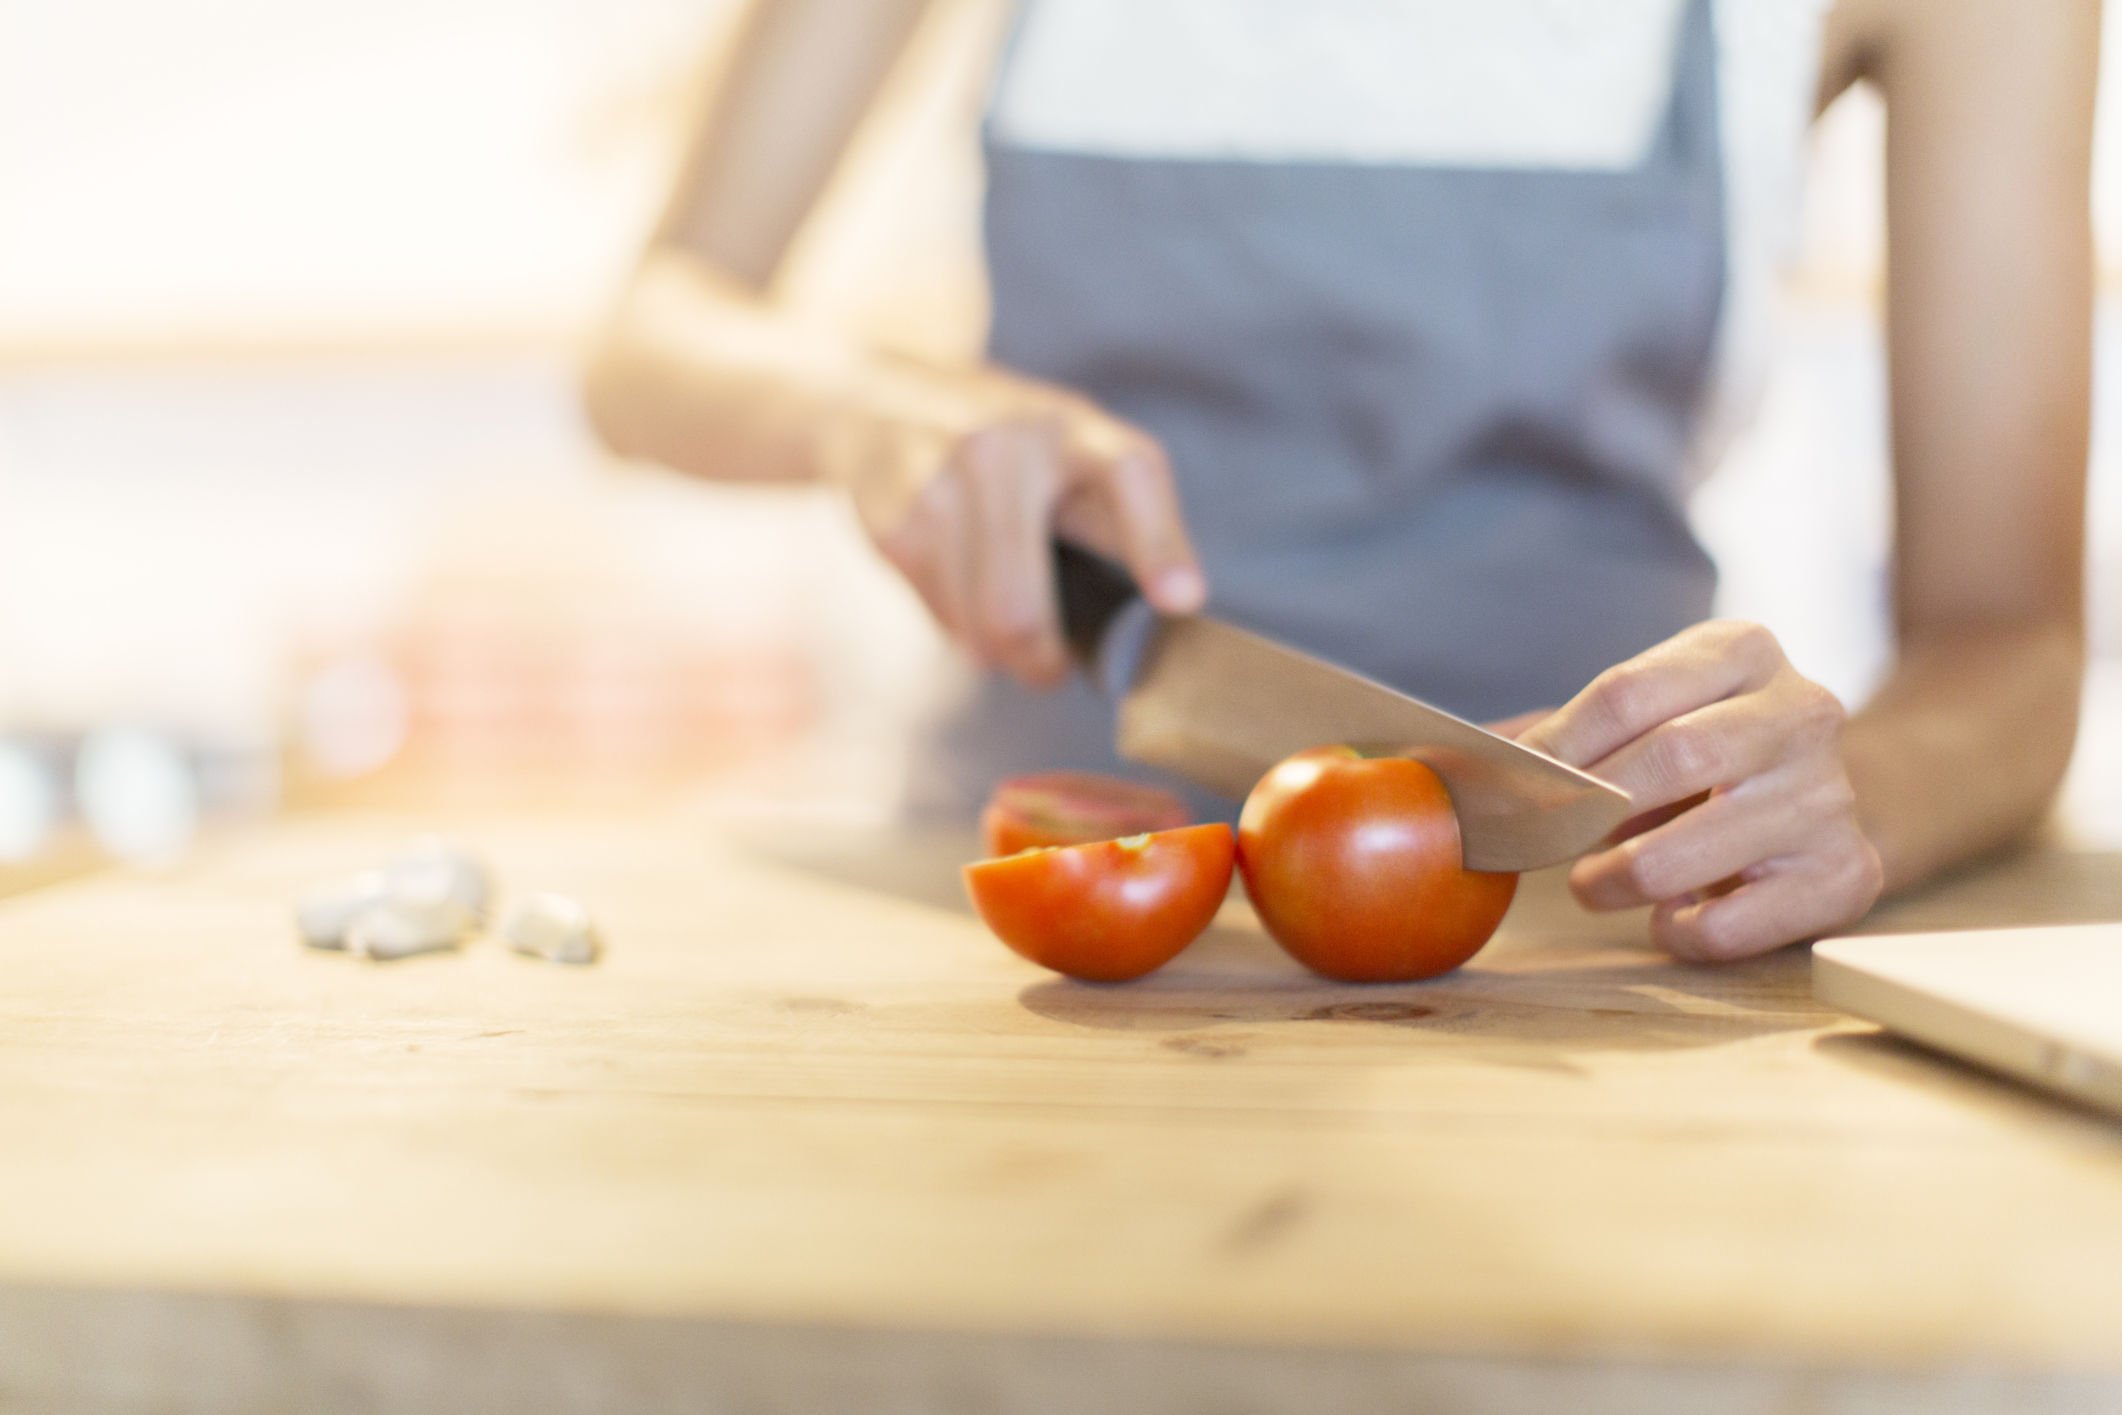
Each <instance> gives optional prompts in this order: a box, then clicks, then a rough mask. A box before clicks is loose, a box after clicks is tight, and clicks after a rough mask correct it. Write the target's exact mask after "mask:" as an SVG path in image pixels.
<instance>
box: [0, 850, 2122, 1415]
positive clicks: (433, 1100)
mask: <svg viewBox="0 0 2122 1415" xmlns="http://www.w3.org/2000/svg"><path fill="white" fill-rule="evenodd" d="M432 824H433V822H431V821H425V820H422V821H415V820H412V819H393V818H387V817H383V818H368V819H333V820H320V821H314V822H307V823H296V824H289V825H284V826H280V827H276V828H274V829H272V830H271V831H269V832H265V833H261V834H259V835H256V836H253V837H249V838H246V839H243V840H240V841H237V842H233V843H230V844H227V845H225V846H223V847H221V848H218V849H216V850H214V851H212V852H210V853H208V854H207V855H205V856H203V857H202V858H201V859H200V860H198V861H197V862H196V863H195V864H193V865H190V866H188V867H186V868H185V869H183V870H181V871H179V872H175V873H171V874H167V875H159V876H158V875H149V874H111V875H104V876H99V877H95V878H91V879H86V880H82V881H77V882H74V883H71V884H64V885H59V886H55V887H53V888H50V889H47V890H44V891H41V892H38V893H34V894H30V895H25V896H22V897H20V898H17V899H14V900H11V901H8V902H7V903H6V904H5V905H0V977H4V979H5V981H4V985H0V1137H4V1143H0V1411H7V1412H28V1411H35V1412H38V1415H51V1413H52V1412H60V1413H61V1415H63V1413H64V1412H71V1411H90V1410H96V1411H102V1410H156V1411H164V1410H201V1411H205V1410H212V1411H217V1412H252V1411H258V1412H263V1411H280V1410H369V1409H378V1410H381V1409H390V1410H422V1411H424V1410H437V1411H442V1410H447V1411H452V1412H483V1411H488V1410H493V1411H504V1410H506V1411H516V1410H524V1409H557V1410H568V1411H607V1410H610V1411H620V1410H625V1411H661V1410H671V1411H677V1410H687V1411H700V1410H710V1411H713V1410H729V1411H747V1412H751V1411H768V1410H776V1411H778V1410H839V1409H848V1410H863V1411H898V1410H908V1411H912V1410H931V1409H934V1410H952V1411H957V1410H964V1411H989V1410H994V1411H1005V1410H1006V1411H1018V1410H1024V1411H1033V1410H1036V1411H1049V1410H1051V1411H1087V1410H1101V1411H1104V1410H1111V1411H1125V1410H1136V1409H1140V1410H1189V1411H1191V1410H1199V1411H1216V1412H1240V1411H1255V1410H1257V1411H1268V1410H1282V1409H1292V1410H1294V1409H1306V1410H1312V1409H1318V1410H1325V1409H1332V1410H1343V1411H1353V1410H1369V1409H1379V1410H1384V1409H1409V1408H1424V1409H1467V1410H1491V1409H1493V1410H1507V1409H1519V1408H1543V1409H1544V1408H1555V1409H1562V1408H1568V1409H1571V1410H1582V1411H1599V1410H1608V1409H1611V1410H1617V1411H1618V1410H1646V1409H1673V1410H1704V1409H1712V1408H1714V1409H1718V1410H1723V1411H1756V1410H1758V1411H1764V1412H1765V1411H1786V1410H1788V1411H1799V1410H1803V1411H1821V1410H1844V1409H1847V1410H1859V1409H1862V1410H1874V1409H1909V1410H1916V1409H1922V1410H1978V1409H1979V1410H1992V1409H1995V1410H2015V1411H2016V1410H2042V1409H2054V1410H2088V1411H2090V1410H2113V1409H2116V1408H2122V1125H2118V1124H2116V1123H2114V1122H2112V1121H2108V1120H2104V1119H2101V1118H2099V1117H2097V1116H2094V1115H2091V1114H2089V1113H2086V1112H2081V1111H2078V1110H2074V1109H2072V1108H2070V1107H2068V1106H2066V1105H2063V1104H2061V1103H2058V1102H2054V1101H2051V1100H2048V1099H2046V1098H2044V1097H2042V1096H2039V1095H2036V1094H2034V1093H2031V1092H2027V1091H2022V1090H2020V1089H2018V1088H2017V1087H2015V1086H2012V1085H2010V1084H2008V1083H2006V1082H2002V1081H1998V1080H1993V1079H1991V1078H1989V1077H1987V1076H1985V1075H1982V1074H1980V1073H1977V1072H1974V1071H1972V1070H1968V1069H1966V1068H1962V1067H1959V1066H1956V1065H1954V1064H1952V1063H1949V1062H1945V1061H1942V1060H1939V1059H1936V1058H1933V1057H1931V1056H1929V1055H1927V1054H1924V1053H1921V1052H1918V1051H1916V1050H1915V1049H1913V1048H1910V1047H1908V1046H1905V1045H1903V1044H1901V1043H1898V1042H1895V1041H1892V1040H1890V1039H1886V1038H1884V1037H1882V1036H1880V1035H1879V1034H1877V1033H1876V1032H1875V1031H1874V1030H1873V1029H1871V1028H1869V1027H1868V1026H1864V1025H1861V1024H1858V1023H1855V1022H1853V1021H1850V1020H1848V1019H1845V1018H1841V1017H1838V1016H1836V1015H1834V1014H1833V1013H1831V1012H1828V1011H1826V1010H1824V1009H1822V1008H1821V1007H1820V1006H1818V1005H1817V1004H1815V1003H1814V1002H1813V1001H1812V1000H1811V997H1810V993H1809V990H1808V985H1807V969H1808V961H1807V958H1806V955H1805V953H1804V952H1803V950H1790V951H1786V952H1784V953H1782V954H1778V955H1776V956H1773V957H1771V958H1768V959H1764V960H1760V961H1758V962H1755V963H1751V964H1746V965H1742V966H1737V967H1730V968H1722V969H1703V968H1696V967H1688V966H1682V965H1677V964H1673V963H1671V962H1668V961H1665V960H1663V959H1662V958H1660V957H1659V956H1657V955H1655V954H1653V953H1652V952H1650V951H1649V950H1648V949H1647V948H1645V947H1644V946H1643V945H1642V943H1641V941H1640V940H1641V920H1640V919H1639V918H1635V917H1622V918H1618V919H1605V920H1599V919H1593V918H1590V917H1588V916H1585V915H1583V914H1581V913H1579V912H1577V911H1576V910H1575V909H1574V907H1573V906H1571V905H1570V904H1569V903H1568V901H1567V899H1566V897H1564V895H1563V894H1562V892H1561V891H1560V889H1559V880H1557V879H1555V878H1553V877H1552V876H1543V877H1536V878H1534V879H1532V880H1529V881H1528V883H1527V887H1526V888H1525V889H1524V890H1523V891H1521V896H1520V901H1519V903H1518V905H1517V906H1516V907H1515V908H1514V910H1513V912H1512V915H1511V917H1510V919H1509V920H1508V921H1507V923H1506V925H1505V929H1504V932H1503V933H1502V934H1501V935H1500V936H1499V938H1498V939H1497V941H1496V942H1495V943H1494V944H1492V945H1491V946H1490V948H1489V949H1488V950H1487V951H1485V952H1484V953H1483V954H1481V955H1480V957H1479V958H1477V959H1476V960H1475V961H1474V963H1473V964H1472V965H1470V966H1469V967H1468V968H1466V969H1465V970H1463V971H1462V972H1460V973H1458V974H1456V975H1454V976H1452V977H1449V978H1447V979H1444V980H1441V981H1438V982H1435V983H1431V984H1422V985H1409V986H1393V987H1369V988H1358V987H1345V986H1334V985H1328V984H1324V983H1321V982H1319V981H1317V980H1314V979H1311V978H1309V977H1308V976H1307V975H1305V974H1303V973H1301V972H1300V971H1298V970H1297V968H1296V967H1295V965H1294V964H1292V963H1290V962H1289V961H1288V960H1287V959H1285V958H1284V957H1283V956H1282V955H1281V954H1280V953H1279V952H1278V951H1277V950H1275V949H1274V947H1273V946H1272V944H1271V943H1269V942H1268V941H1267V940H1266V939H1265V938H1264V937H1263V936H1262V935H1260V934H1259V933H1258V931H1257V928H1256V926H1255V925H1254V924H1253V923H1252V921H1251V919H1250V916H1249V914H1248V913H1247V912H1246V911H1245V909H1244V907H1243V906H1242V904H1233V905H1232V906H1231V907H1230V908H1228V909H1227V910H1226V912H1225V916H1224V919H1223V921H1222V922H1221V923H1219V925H1218V927H1217V928H1216V929H1215V930H1214V931H1213V932H1212V933H1211V934H1210V935H1209V936H1208V937H1206V938H1205V939H1203V940H1202V941H1201V942H1200V943H1198V944H1197V945H1196V946H1195V947H1194V948H1193V949H1192V950H1190V951H1189V952H1188V953H1187V954H1185V955H1183V956H1182V957H1181V959H1180V960H1179V961H1178V962H1177V963H1175V964H1173V965H1172V966H1171V967H1170V968H1168V969H1167V970H1165V971H1164V972H1163V973H1161V974H1159V975H1157V976H1156V977H1154V978H1152V979H1149V980H1147V981H1145V982H1143V983H1138V984H1134V985H1129V986H1125V987H1114V988H1093V987H1086V986H1081V985H1077V984H1073V983H1068V982H1065V981H1060V980H1056V979H1053V978H1050V977H1047V976H1044V975H1041V974H1040V973H1038V972H1037V971H1036V970H1034V969H1032V968H1030V967H1029V966H1028V965H1026V964H1024V963H1022V962H1020V961H1019V960H1017V959H1016V958H1014V957H1013V956H1011V955H1009V954H1008V953H1006V952H1005V951H1004V950H1002V949H1001V948H1000V947H999V946H997V945H996V944H994V943H993V942H992V941H991V940H989V939H988V938H987V937H985V935H984V934H983V933H982V932H981V931H980V929H979V928H978V926H977V924H976V923H975V922H974V921H973V920H972V919H971V918H970V917H969V915H968V914H967V913H966V912H965V910H964V909H963V907H962V905H961V903H960V901H959V897H958V893H957V884H956V880H955V872H954V866H955V864H956V862H957V860H958V859H959V858H961V857H962V856H963V855H964V854H965V852H966V844H965V842H963V841H960V840H956V839H939V838H907V837H902V836H892V835H886V834H882V833H877V832H865V831H860V830H839V829H833V828H829V827H822V826H810V827H802V826H787V827H782V828H778V829H774V830H766V829H762V828H752V829H750V830H745V831H739V830H733V829H731V828H729V827H726V826H725V827H711V826H708V825H705V824H703V823H702V822H701V821H700V820H699V819H697V818H696V817H693V816H689V815H683V814H673V815H672V816H670V817H669V818H666V819H644V818H638V817H636V818H628V819H613V820H601V821H600V820H590V821H584V820H568V821H541V820H537V819H520V818H519V819H512V820H491V821H470V822H459V823H458V829H457V834H459V835H461V836H463V837H465V838H467V839H469V840H471V841H473V842H475V843H476V844H477V845H478V847H479V848H480V849H482V850H484V851H485V852H487V853H488V855H489V856H490V857H491V859H492V860H493V862H494V864H495V866H496V869H497V872H498V874H499V877H500V880H501V882H502V886H503V894H504V897H505V896H506V895H509V894H513V893H521V892H527V891H529V890H532V889H543V888H551V889H560V890H565V891H570V892H574V893H577V894H579V895H581V896H582V897H583V898H584V899H585V900H586V901H588V902H589V903H590V905H591V907H592V908H593V910H594V911H595V912H596V914H597V916H598V918H599V920H600V922H601V924H602V926H603V928H604V930H605V933H606V935H607V937H608V939H609V941H610V953H609V956H608V958H607V960H606V961H605V962H604V963H602V964H601V965H599V966H597V967H595V968H592V969H586V970H577V969H566V968H560V967H554V966H550V965H542V964H539V963H535V962H532V961H529V960H525V959H522V958H518V957H514V956H511V955H508V954H507V953H505V952H504V951H503V950H502V949H501V948H500V947H499V946H498V945H496V944H493V943H491V942H482V943H480V944H477V945H475V946H473V947H472V948H470V949H468V950H467V951H466V952H465V953H463V954H462V955H461V956H443V957H431V958H422V959H414V960H409V961H405V962H401V963H397V964H389V965H364V964H361V963H358V962H356V961H354V960H351V959H348V958H345V957H340V956H333V955H325V954H317V953H312V952H306V951H304V950H303V949H301V948H300V947H298V946H297V944H296V943H295V941H294V938H293V934H292V927H291V922H290V918H289V902H290V901H291V900H292V899H293V898H294V897H295V896H296V895H297V894H298V893H299V892H300V891H301V890H302V889H303V888H304V887H305V886H306V885H308V884H312V883H315V882H318V881H320V880H325V879H329V878H331V877H332V876H334V875H337V874H340V873H343V872H346V871H349V870H352V869H355V868H359V867H361V866H362V865H364V864H366V863H368V862H370V861H372V860H374V859H375V858H377V857H378V856H380V855H382V854H384V853H387V852H388V850H389V849H390V848H391V847H392V846H393V845H395V844H396V843H397V842H398V841H399V840H400V839H402V837H404V836H405V835H407V834H410V833H411V832H413V831H414V830H415V829H424V828H428V827H430V826H431V825H432ZM2097 918H2122V857H2117V856H2115V855H2112V854H2104V853H2097V852H2072V851H2068V850H2062V849H2050V850H2045V851H2035V852H2031V853H2028V854H2025V855H2021V856H2018V857H2015V858H2013V859H2009V860H2006V861H2003V862H2001V863H1999V864H1996V865H1993V866H1991V867H1989V868H1987V869H1984V870H1981V871H1976V872H1972V873H1970V874H1968V875H1965V876H1963V877H1961V878H1958V879H1956V880H1953V881H1949V882H1947V883H1946V884H1945V885H1943V886H1941V887H1939V888H1937V889H1934V890H1931V891H1929V892H1927V893H1925V894H1922V895H1919V896H1916V897H1914V898H1912V899H1910V900H1907V901H1905V902H1904V903H1901V904H1899V905H1897V906H1895V907H1894V908H1892V909H1889V910H1887V911H1884V912H1882V914H1881V915H1880V916H1879V917H1878V918H1877V919H1876V920H1875V921H1874V925H1873V926H1874V927H1878V928H1895V927H1909V928H1916V927H1922V928H1930V927H1939V926H1960V925H1980V924H1984V923H2007V922H2011V923H2018V922H2028V921H2037V920H2038V921H2075V920H2085V919H2097Z"/></svg>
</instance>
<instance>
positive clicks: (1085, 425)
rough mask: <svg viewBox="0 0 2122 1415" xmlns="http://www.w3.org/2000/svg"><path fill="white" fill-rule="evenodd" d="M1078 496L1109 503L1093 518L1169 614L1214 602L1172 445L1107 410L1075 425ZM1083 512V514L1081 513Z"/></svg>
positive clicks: (1074, 493) (1071, 452)
mask: <svg viewBox="0 0 2122 1415" xmlns="http://www.w3.org/2000/svg"><path fill="white" fill-rule="evenodd" d="M1067 456H1068V464H1069V469H1070V475H1071V482H1072V486H1071V492H1070V495H1071V499H1072V500H1093V501H1096V502H1098V503H1101V504H1100V506H1099V508H1098V511H1099V512H1102V513H1103V514H1102V515H1101V514H1098V513H1096V512H1093V513H1091V514H1090V515H1089V517H1088V519H1090V520H1092V521H1093V522H1094V523H1098V529H1100V530H1102V531H1103V532H1104V534H1105V536H1107V537H1110V540H1111V544H1110V546H1109V547H1108V548H1110V549H1112V550H1116V551H1117V552H1118V553H1119V555H1120V558H1121V560H1122V561H1123V562H1124V563H1125V564H1126V566H1127V570H1128V573H1129V574H1130V575H1132V576H1133V577H1134V581H1135V583H1136V584H1137V585H1138V586H1140V587H1141V589H1142V594H1143V597H1144V598H1145V599H1147V600H1148V601H1149V602H1150V603H1151V604H1152V605H1154V606H1155V607H1156V608H1157V609H1158V610H1160V611H1161V612H1163V613H1165V614H1191V613H1193V612H1194V611H1195V610H1197V609H1199V608H1201V606H1202V605H1203V604H1205V603H1207V601H1208V581H1207V580H1206V578H1204V577H1203V575H1202V573H1201V562H1200V559H1199V557H1198V556H1196V555H1195V553H1194V547H1193V542H1192V540H1191V539H1190V538H1189V537H1188V536H1187V533H1186V516H1185V513H1184V512H1183V511H1182V510H1181V509H1180V505H1179V491H1178V487H1177V484H1176V483H1175V482H1174V480H1173V478H1172V472H1171V464H1170V462H1169V461H1168V460H1166V458H1165V455H1164V449H1163V448H1161V447H1159V446H1158V445H1157V444H1156V442H1155V441H1154V440H1153V439H1151V438H1149V437H1148V436H1146V435H1145V434H1143V433H1141V432H1139V431H1137V430H1135V429H1134V428H1130V427H1128V426H1127V425H1125V424H1124V423H1119V422H1117V421H1115V420H1113V419H1111V418H1107V417H1105V416H1103V415H1102V414H1094V415H1093V416H1091V417H1089V418H1086V419H1081V420H1078V421H1077V422H1076V423H1075V424H1074V425H1072V427H1071V429H1070V434H1069V441H1068V448H1067ZM1078 514H1082V513H1081V512H1079V513H1078Z"/></svg>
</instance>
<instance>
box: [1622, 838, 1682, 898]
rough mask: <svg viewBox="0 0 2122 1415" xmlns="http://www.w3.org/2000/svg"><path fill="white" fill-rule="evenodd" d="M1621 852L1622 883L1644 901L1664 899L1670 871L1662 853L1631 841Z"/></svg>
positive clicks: (1623, 846)
mask: <svg viewBox="0 0 2122 1415" xmlns="http://www.w3.org/2000/svg"><path fill="white" fill-rule="evenodd" d="M1620 850H1621V860H1620V875H1621V879H1622V881H1623V882H1624V883H1626V884H1627V885H1628V887H1629V888H1630V889H1631V890H1633V891H1635V893H1636V894H1637V895H1638V896H1640V897H1642V898H1644V899H1662V898H1664V897H1665V894H1666V887H1667V881H1668V878H1669V874H1670V870H1669V866H1668V865H1667V862H1666V860H1665V859H1664V857H1663V855H1662V853H1660V852H1657V851H1653V850H1651V849H1649V848H1648V847H1646V846H1644V845H1642V844H1641V843H1639V842H1638V841H1629V842H1627V843H1626V844H1624V845H1622V846H1621V847H1620Z"/></svg>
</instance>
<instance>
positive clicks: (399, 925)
mask: <svg viewBox="0 0 2122 1415" xmlns="http://www.w3.org/2000/svg"><path fill="white" fill-rule="evenodd" d="M478 925H479V921H478V919H477V918H476V917H475V916H474V915H473V914H472V912H471V910H469V909H467V908H465V907H464V906H463V905H462V904H461V903H459V902H457V901H456V900H454V899H438V900H434V901H431V902H427V903H419V902H415V901H409V900H404V899H395V898H386V899H385V900H383V901H382V902H381V903H378V904H373V905H371V906H369V907H368V908H367V909H364V910H362V911H361V913H360V914H358V915H356V916H355V918H354V921H353V923H352V924H350V925H349V926H348V927H347V930H346V951H347V952H349V953H351V954H353V955H355V956H356V957H359V958H367V959H371V960H373V961H375V962H379V963H381V962H388V961H389V960H390V959H393V958H410V957H412V956H413V955H414V954H416V953H439V952H441V951H442V950H444V949H451V948H455V947H457V946H458V945H459V944H461V943H463V942H464V940H465V939H467V938H469V937H470V936H471V934H472V932H473V930H475V929H476V928H477V927H478Z"/></svg>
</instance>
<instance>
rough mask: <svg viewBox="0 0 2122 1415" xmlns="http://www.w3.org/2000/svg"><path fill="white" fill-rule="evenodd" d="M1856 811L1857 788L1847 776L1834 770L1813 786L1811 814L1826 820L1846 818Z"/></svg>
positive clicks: (1853, 814)
mask: <svg viewBox="0 0 2122 1415" xmlns="http://www.w3.org/2000/svg"><path fill="white" fill-rule="evenodd" d="M1856 812H1857V788H1856V787H1855V786H1853V785H1851V784H1850V780H1849V777H1848V776H1847V775H1845V774H1844V773H1842V772H1839V771H1838V772H1835V773H1833V774H1831V775H1829V776H1828V777H1827V778H1826V779H1825V780H1823V781H1821V783H1820V784H1819V785H1818V786H1817V787H1815V788H1814V794H1813V814H1814V815H1815V816H1818V817H1821V818H1823V819H1827V820H1847V819H1850V818H1851V817H1853V816H1855V815H1856Z"/></svg>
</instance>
